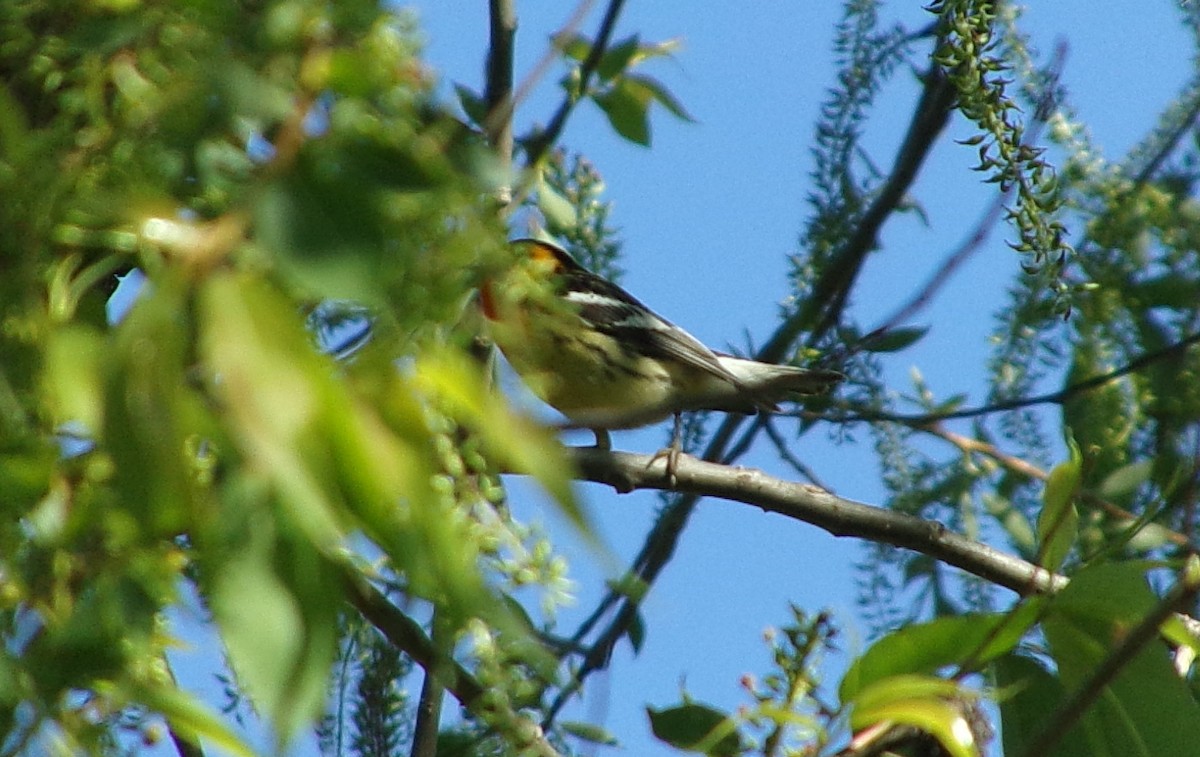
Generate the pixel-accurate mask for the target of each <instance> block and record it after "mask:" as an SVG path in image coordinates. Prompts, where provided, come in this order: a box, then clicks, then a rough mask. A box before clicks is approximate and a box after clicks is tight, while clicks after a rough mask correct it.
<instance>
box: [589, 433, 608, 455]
mask: <svg viewBox="0 0 1200 757" xmlns="http://www.w3.org/2000/svg"><path fill="white" fill-rule="evenodd" d="M592 433H593V434H595V435H596V449H602V450H604V451H605V452H608V451H609V450H610V449H612V438H611V437H610V436H609V435H608V429H606V428H594V429H592Z"/></svg>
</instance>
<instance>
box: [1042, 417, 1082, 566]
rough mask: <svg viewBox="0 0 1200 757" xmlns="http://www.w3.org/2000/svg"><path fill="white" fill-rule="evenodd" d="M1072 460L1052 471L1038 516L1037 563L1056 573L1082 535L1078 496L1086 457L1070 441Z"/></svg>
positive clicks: (1055, 467) (1073, 441)
mask: <svg viewBox="0 0 1200 757" xmlns="http://www.w3.org/2000/svg"><path fill="white" fill-rule="evenodd" d="M1067 446H1068V448H1069V449H1070V458H1069V459H1067V461H1066V462H1063V463H1059V464H1058V465H1056V466H1054V469H1053V470H1052V471H1050V475H1049V477H1048V478H1047V479H1046V488H1045V491H1043V493H1042V511H1041V513H1040V514H1039V515H1038V521H1037V534H1038V558H1039V559H1038V564H1039V565H1041V566H1042V567H1043V568H1046V569H1047V570H1051V571H1056V570H1058V569H1059V568H1060V567H1062V564H1063V562H1064V561H1066V559H1067V555H1069V554H1070V553H1071V548H1072V547H1073V546H1074V545H1075V539H1076V537H1077V536H1078V534H1079V511H1078V510H1076V509H1075V495H1076V493H1077V492H1078V491H1079V484H1080V482H1081V481H1082V479H1083V456H1082V455H1081V454H1080V452H1079V445H1077V444H1076V443H1075V440H1074V439H1068V440H1067Z"/></svg>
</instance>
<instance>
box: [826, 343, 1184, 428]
mask: <svg viewBox="0 0 1200 757" xmlns="http://www.w3.org/2000/svg"><path fill="white" fill-rule="evenodd" d="M1197 343H1200V333H1195V334H1189V335H1188V336H1186V337H1184V338H1183V339H1181V340H1179V341H1178V342H1175V343H1174V344H1169V345H1167V346H1166V347H1163V348H1162V349H1160V350H1154V351H1153V352H1147V353H1144V354H1142V355H1139V356H1138V357H1136V358H1134V359H1133V360H1131V361H1129V362H1128V363H1126V364H1125V365H1122V366H1121V367H1119V368H1116V369H1114V370H1111V371H1109V372H1108V373H1102V374H1100V375H1098V376H1092V377H1091V378H1088V379H1084V380H1083V381H1079V382H1077V383H1074V384H1071V385H1070V386H1068V387H1064V388H1063V389H1059V390H1058V391H1055V392H1048V393H1046V394H1039V395H1035V396H1033V397H1015V398H1013V399H1010V400H1003V401H1001V402H993V403H991V404H988V405H983V406H981V407H974V408H966V409H964V410H948V411H946V412H943V413H926V414H924V415H908V414H904V413H888V412H884V411H875V410H861V411H858V412H855V413H849V414H846V415H838V416H822V418H823V419H824V420H827V421H832V422H835V423H853V422H857V421H892V422H893V423H903V424H904V425H906V426H914V427H915V426H925V425H929V424H931V423H936V422H938V421H946V420H954V419H958V418H975V417H978V416H981V415H989V414H991V413H999V412H1003V411H1006V410H1018V409H1021V408H1025V407H1032V406H1034V405H1046V404H1056V405H1059V404H1062V403H1063V402H1066V401H1067V400H1070V399H1074V398H1075V397H1076V396H1077V395H1079V394H1083V393H1084V392H1089V391H1091V390H1093V389H1098V388H1100V387H1102V386H1104V385H1105V384H1107V383H1109V382H1110V381H1113V380H1115V379H1119V378H1121V377H1122V376H1127V375H1129V374H1130V373H1136V372H1138V371H1140V370H1142V369H1144V368H1148V367H1149V366H1151V365H1153V364H1154V363H1156V362H1158V361H1159V360H1164V359H1166V358H1169V357H1173V356H1175V355H1176V354H1179V353H1182V352H1184V351H1185V350H1187V349H1188V348H1189V347H1191V346H1192V345H1195V344H1197ZM805 417H809V415H805Z"/></svg>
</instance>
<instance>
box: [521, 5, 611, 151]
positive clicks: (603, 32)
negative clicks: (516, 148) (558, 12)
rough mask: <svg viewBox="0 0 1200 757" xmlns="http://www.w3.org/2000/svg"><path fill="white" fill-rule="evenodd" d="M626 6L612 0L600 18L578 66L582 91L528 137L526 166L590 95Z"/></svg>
mask: <svg viewBox="0 0 1200 757" xmlns="http://www.w3.org/2000/svg"><path fill="white" fill-rule="evenodd" d="M624 5H625V0H609V3H608V8H607V9H606V10H605V11H604V18H603V19H602V20H601V21H600V31H599V32H598V33H597V34H596V39H595V41H594V42H593V43H592V49H591V50H590V51H589V52H588V56H587V58H585V59H584V61H583V63H582V64H581V65H580V66H579V91H578V92H577V93H568V94H567V96H566V98H565V99H564V100H563V102H562V104H561V105H559V106H558V110H557V111H556V112H555V113H554V116H553V117H552V118H551V119H550V123H548V124H547V125H546V128H545V129H542V130H541V131H540V132H538V133H537V134H536V135H534V137H533V138H532V139H531V140H529V143H528V144H527V145H526V147H525V156H526V158H525V164H526V165H527V166H530V167H532V166H535V165H537V163H538V161H539V160H541V159H542V156H543V155H545V154H546V151H547V150H549V149H550V147H551V145H553V144H554V143H555V142H557V141H558V138H559V137H560V136H561V135H562V131H563V129H564V128H565V127H566V125H567V117H568V116H570V115H571V111H572V110H574V109H575V105H576V104H577V103H578V102H579V101H580V100H581V99H582V98H584V97H585V96H587V91H588V85H589V84H591V79H592V76H593V74H595V73H596V69H597V68H599V66H600V61H601V59H602V58H603V57H604V53H605V51H606V50H607V49H608V43H609V40H611V39H612V33H613V29H615V28H616V25H617V18H618V17H619V16H620V15H621V8H622V7H623V6H624Z"/></svg>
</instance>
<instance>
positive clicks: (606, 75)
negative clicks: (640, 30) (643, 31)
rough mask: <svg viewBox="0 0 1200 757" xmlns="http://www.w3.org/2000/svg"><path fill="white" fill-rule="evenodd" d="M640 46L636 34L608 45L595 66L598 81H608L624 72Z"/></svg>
mask: <svg viewBox="0 0 1200 757" xmlns="http://www.w3.org/2000/svg"><path fill="white" fill-rule="evenodd" d="M640 48H641V41H640V40H639V39H638V35H636V34H633V35H631V36H628V37H626V38H625V39H623V40H621V41H620V42H617V43H615V44H612V45H609V46H608V49H607V50H605V51H604V55H603V56H602V57H601V58H600V65H598V66H596V75H597V76H599V77H600V81H602V82H610V81H612V80H613V79H614V78H616V77H617V76H619V75H620V74H621V73H622V72H624V71H625V69H626V68H628V67H629V65H630V61H632V60H633V59H634V56H635V55H637V53H638V50H639V49H640Z"/></svg>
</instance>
